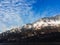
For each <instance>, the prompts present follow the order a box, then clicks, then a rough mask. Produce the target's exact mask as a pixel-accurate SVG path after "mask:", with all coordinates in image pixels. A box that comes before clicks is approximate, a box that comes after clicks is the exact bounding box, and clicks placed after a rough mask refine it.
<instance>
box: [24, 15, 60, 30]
mask: <svg viewBox="0 0 60 45" xmlns="http://www.w3.org/2000/svg"><path fill="white" fill-rule="evenodd" d="M46 26H54V27H59V26H60V15H56V16H52V17H44V18H41V19H39V20H37V21H36V22H34V23H32V24H26V25H24V26H23V28H26V29H30V28H34V29H35V30H37V29H41V28H43V27H46Z"/></svg>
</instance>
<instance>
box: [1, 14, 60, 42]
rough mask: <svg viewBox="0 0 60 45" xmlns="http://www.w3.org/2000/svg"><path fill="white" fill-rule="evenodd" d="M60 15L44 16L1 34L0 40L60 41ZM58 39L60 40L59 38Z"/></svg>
mask: <svg viewBox="0 0 60 45" xmlns="http://www.w3.org/2000/svg"><path fill="white" fill-rule="evenodd" d="M59 34H60V15H57V16H54V17H44V18H41V19H39V20H37V21H36V22H34V23H32V24H30V23H29V24H26V25H24V26H23V27H22V28H20V27H19V28H14V29H11V30H8V31H6V32H3V33H1V34H0V42H29V41H30V42H31V41H36V42H38V41H60V36H59ZM57 39H58V40H57Z"/></svg>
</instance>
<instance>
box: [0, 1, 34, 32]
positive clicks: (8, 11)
mask: <svg viewBox="0 0 60 45" xmlns="http://www.w3.org/2000/svg"><path fill="white" fill-rule="evenodd" d="M33 3H35V0H2V1H1V3H0V31H1V32H3V31H6V30H7V29H10V28H11V27H17V26H22V25H23V24H24V23H25V22H24V20H23V18H24V19H25V21H27V22H28V20H30V21H32V20H31V18H33V15H34V12H33V11H31V9H32V4H33ZM26 15H27V17H26ZM26 18H28V19H26ZM33 19H34V18H33Z"/></svg>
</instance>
